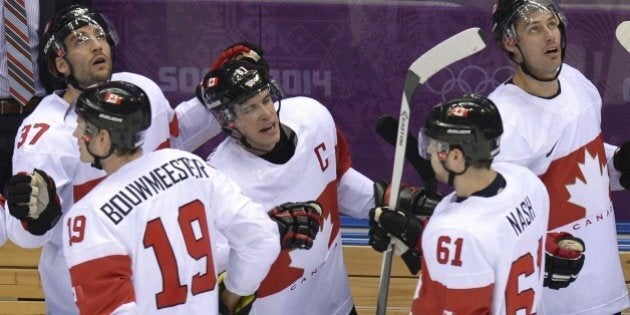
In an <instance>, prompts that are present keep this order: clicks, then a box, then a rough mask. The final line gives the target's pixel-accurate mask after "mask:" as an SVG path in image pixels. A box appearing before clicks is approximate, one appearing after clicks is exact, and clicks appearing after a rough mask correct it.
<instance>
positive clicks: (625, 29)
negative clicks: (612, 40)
mask: <svg viewBox="0 0 630 315" xmlns="http://www.w3.org/2000/svg"><path fill="white" fill-rule="evenodd" d="M615 35H617V40H618V41H619V43H620V44H621V46H623V48H625V49H626V50H627V51H628V52H630V21H625V22H622V23H621V24H619V26H617V31H616V32H615Z"/></svg>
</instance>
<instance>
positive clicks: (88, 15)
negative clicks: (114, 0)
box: [41, 5, 118, 78]
mask: <svg viewBox="0 0 630 315" xmlns="http://www.w3.org/2000/svg"><path fill="white" fill-rule="evenodd" d="M86 25H92V26H94V27H97V28H98V29H99V30H100V31H102V32H103V35H105V37H106V39H107V42H108V43H109V45H110V46H111V47H112V48H113V47H115V46H116V45H117V44H118V34H117V33H116V29H115V28H114V25H113V24H112V23H110V22H109V20H108V19H107V18H106V17H105V16H104V15H102V14H100V13H98V12H96V11H94V10H93V9H92V8H90V7H87V6H84V5H71V6H68V7H66V8H64V9H61V10H59V11H57V12H56V13H55V15H54V16H53V17H52V19H51V20H50V21H49V22H48V23H47V24H46V27H45V29H44V33H43V36H42V41H41V43H42V47H43V48H42V52H43V53H44V55H45V56H46V57H45V58H46V66H47V68H48V71H49V72H50V73H51V74H52V75H53V76H54V77H56V78H61V77H62V76H61V74H60V73H59V72H58V71H57V67H56V66H55V58H57V57H63V56H65V55H66V46H65V44H64V41H65V39H66V37H67V36H68V35H70V34H72V33H73V32H74V31H76V30H77V29H79V28H81V27H84V26H86Z"/></svg>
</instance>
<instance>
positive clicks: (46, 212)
mask: <svg viewBox="0 0 630 315" xmlns="http://www.w3.org/2000/svg"><path fill="white" fill-rule="evenodd" d="M7 204H8V205H9V212H10V213H11V215H12V216H14V217H15V218H17V219H19V220H21V221H22V224H23V225H24V227H25V228H26V230H28V231H29V232H30V233H31V234H34V235H44V234H45V233H46V232H47V231H48V230H50V229H52V228H53V227H54V226H55V224H56V223H57V221H58V220H59V218H60V217H61V204H60V202H59V197H58V196H57V189H56V187H55V182H54V180H53V179H52V177H50V176H48V174H46V173H45V172H44V171H42V170H38V169H35V170H34V171H33V173H32V174H26V173H19V174H16V175H14V176H12V177H11V179H10V180H9V193H8V195H7Z"/></svg>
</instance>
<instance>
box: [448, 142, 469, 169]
mask: <svg viewBox="0 0 630 315" xmlns="http://www.w3.org/2000/svg"><path fill="white" fill-rule="evenodd" d="M448 159H449V160H450V164H451V165H452V166H453V169H455V170H457V171H460V170H463V169H464V168H465V165H466V157H465V156H464V151H462V150H461V149H460V148H457V147H455V148H451V150H450V151H449V152H448Z"/></svg>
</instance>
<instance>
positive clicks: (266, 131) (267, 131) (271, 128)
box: [260, 124, 276, 134]
mask: <svg viewBox="0 0 630 315" xmlns="http://www.w3.org/2000/svg"><path fill="white" fill-rule="evenodd" d="M275 129H276V124H271V126H268V127H265V128H263V129H260V132H261V133H264V134H273V133H274V131H275Z"/></svg>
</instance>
